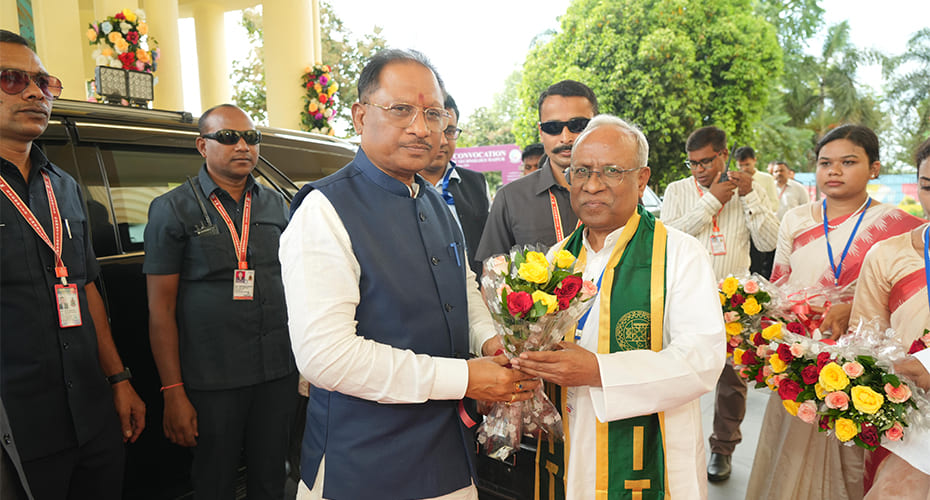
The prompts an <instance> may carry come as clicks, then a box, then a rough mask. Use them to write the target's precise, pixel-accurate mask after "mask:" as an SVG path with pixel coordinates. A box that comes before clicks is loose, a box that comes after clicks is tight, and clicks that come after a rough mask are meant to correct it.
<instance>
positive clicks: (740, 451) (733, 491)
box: [701, 387, 772, 500]
mask: <svg viewBox="0 0 930 500" xmlns="http://www.w3.org/2000/svg"><path fill="white" fill-rule="evenodd" d="M770 394H772V392H771V391H769V390H760V389H753V388H752V387H750V388H749V394H748V395H747V401H746V417H745V419H744V420H743V424H742V425H741V426H740V430H741V431H742V432H743V442H742V443H740V444H739V446H737V447H736V451H735V452H734V453H733V462H732V464H733V472H732V474H731V475H730V479H728V480H726V481H723V482H719V483H708V487H707V497H708V500H743V499H744V498H745V497H746V485H747V484H748V483H749V473H750V471H752V459H753V457H754V455H755V453H756V444H757V443H758V442H759V429H760V428H761V427H762V416H763V414H765V405H766V404H767V403H768V400H769V395H770ZM701 420H702V422H703V424H704V447H705V449H706V450H707V457H706V458H707V459H708V460H709V459H710V449H709V446H708V444H707V437H708V436H710V433H711V428H712V426H713V423H714V393H713V392H711V393H710V394H705V395H704V397H702V398H701Z"/></svg>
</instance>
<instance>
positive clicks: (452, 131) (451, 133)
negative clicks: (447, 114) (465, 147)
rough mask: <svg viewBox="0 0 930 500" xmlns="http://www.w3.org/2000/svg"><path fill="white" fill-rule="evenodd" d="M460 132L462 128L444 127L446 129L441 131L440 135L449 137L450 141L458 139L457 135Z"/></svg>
mask: <svg viewBox="0 0 930 500" xmlns="http://www.w3.org/2000/svg"><path fill="white" fill-rule="evenodd" d="M461 134H462V129H460V128H458V127H446V129H445V130H443V131H442V135H444V136H446V139H449V140H450V141H454V140H456V139H458V138H459V135H461Z"/></svg>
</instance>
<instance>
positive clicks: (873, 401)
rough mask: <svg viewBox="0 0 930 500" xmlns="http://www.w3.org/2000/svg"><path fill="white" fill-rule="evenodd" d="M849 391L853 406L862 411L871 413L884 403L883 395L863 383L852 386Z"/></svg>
mask: <svg viewBox="0 0 930 500" xmlns="http://www.w3.org/2000/svg"><path fill="white" fill-rule="evenodd" d="M851 392H852V402H853V406H855V407H856V409H857V410H859V411H861V412H862V413H868V414H869V415H872V414H874V413H875V412H877V411H878V410H879V409H881V407H882V404H884V403H885V396H882V395H881V394H879V393H877V392H875V391H873V390H872V389H871V388H870V387H867V386H864V385H857V386H854V387H853V388H852V391H851Z"/></svg>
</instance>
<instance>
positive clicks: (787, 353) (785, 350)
mask: <svg viewBox="0 0 930 500" xmlns="http://www.w3.org/2000/svg"><path fill="white" fill-rule="evenodd" d="M775 352H776V353H778V358H779V359H781V360H782V361H784V362H785V363H790V362H792V361H793V360H794V356H792V355H791V348H790V347H788V344H778V349H777V350H776V351H775Z"/></svg>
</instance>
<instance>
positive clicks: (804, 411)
mask: <svg viewBox="0 0 930 500" xmlns="http://www.w3.org/2000/svg"><path fill="white" fill-rule="evenodd" d="M798 418H800V419H801V420H803V421H805V422H807V423H809V424H812V423H814V421H815V420H817V405H816V404H815V403H814V402H813V401H811V400H807V401H805V402H803V403H801V405H800V406H798Z"/></svg>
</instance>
